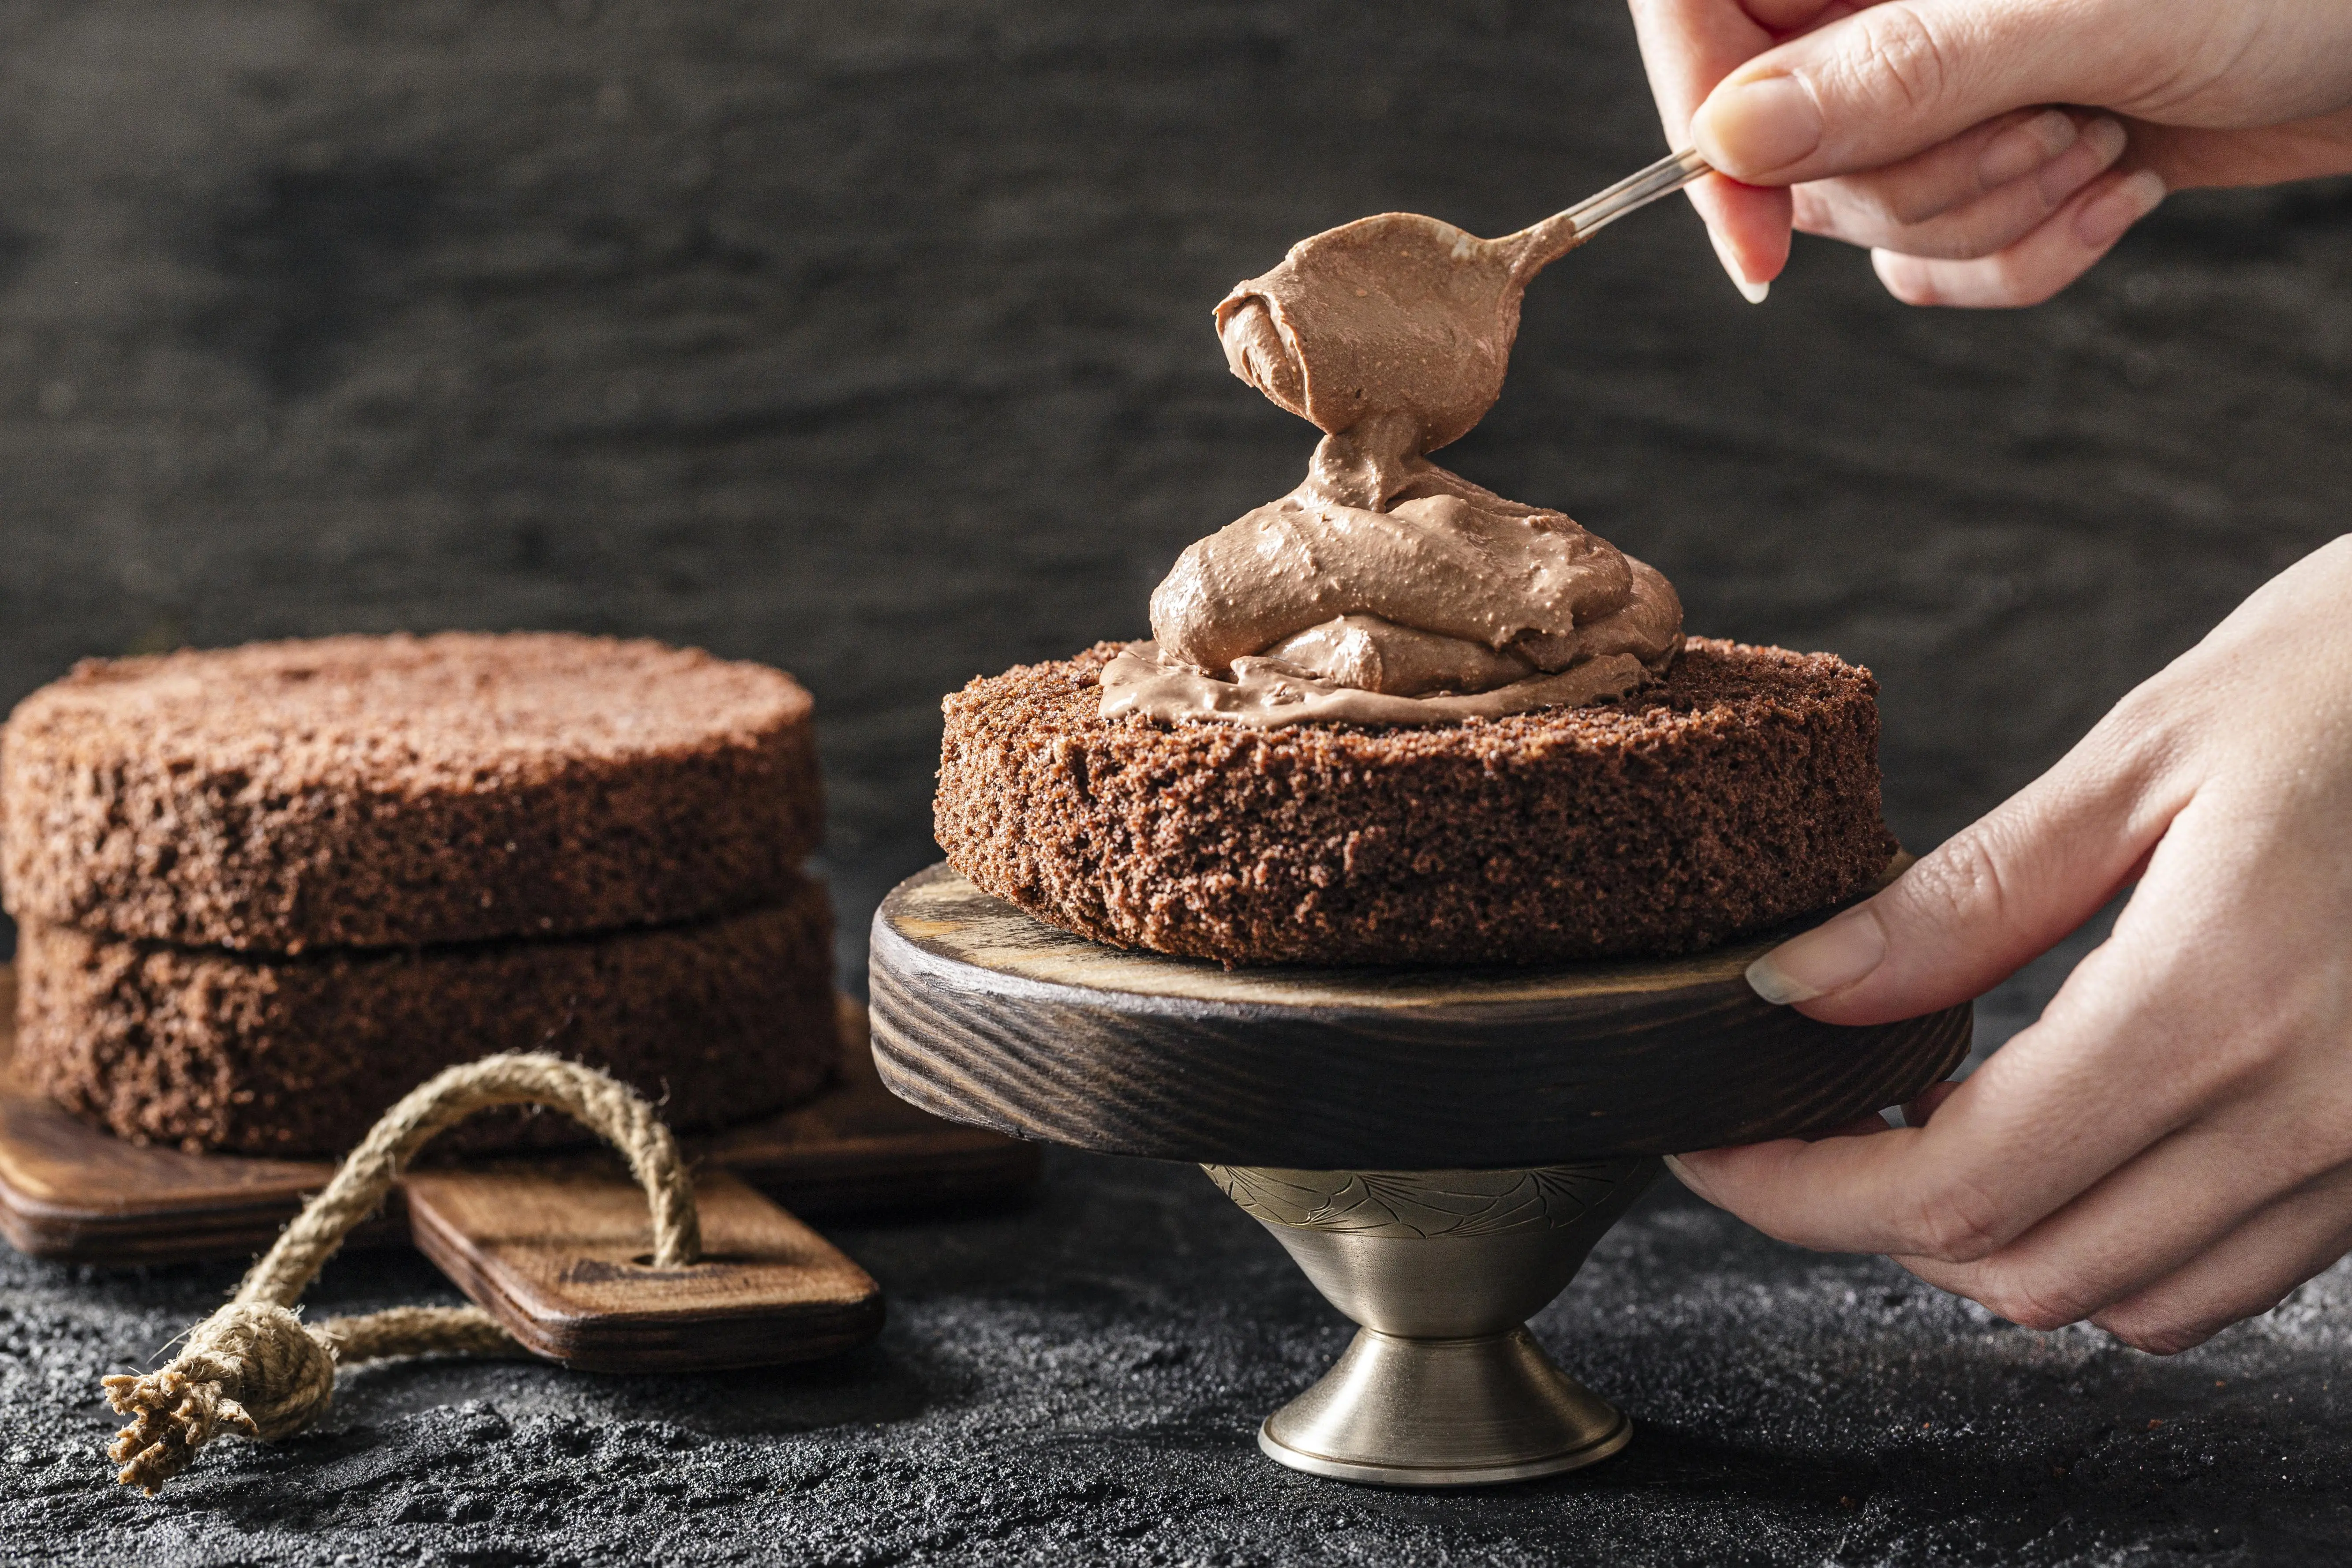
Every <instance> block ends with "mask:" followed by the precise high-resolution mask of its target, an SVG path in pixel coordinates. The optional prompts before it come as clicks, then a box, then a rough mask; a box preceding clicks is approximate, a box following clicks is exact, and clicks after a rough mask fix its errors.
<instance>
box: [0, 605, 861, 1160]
mask: <svg viewBox="0 0 2352 1568" xmlns="http://www.w3.org/2000/svg"><path fill="white" fill-rule="evenodd" d="M822 823H823V807H822V799H821V795H820V793H819V785H818V780H817V771H816V757H815V747H814V734H813V729H812V704H811V702H810V700H809V697H808V694H807V693H806V692H805V691H803V690H802V689H801V688H800V687H799V686H797V685H796V684H794V683H793V680H792V679H790V678H789V677H787V676H785V675H783V674H782V673H780V672H778V671H776V670H772V669H769V668H764V667H761V666H757V665H749V664H739V663H730V662H726V661H723V660H719V659H716V658H711V657H709V655H706V654H702V653H698V652H692V651H682V650H678V649H673V648H668V647H661V646H659V645H656V644H653V643H645V642H618V641H614V640H611V639H605V638H590V637H572V636H565V635H557V634H520V635H514V636H506V637H489V636H471V635H448V636H441V637H423V638H415V637H382V638H377V637H337V638H329V639H324V640H320V641H315V642H299V643H276V644H262V645H256V646H253V647H243V648H234V649H228V650H225V651H220V652H208V653H194V652H184V653H178V654H173V655H169V656H167V657H163V658H141V659H123V660H116V661H109V662H95V663H89V664H85V665H83V666H82V667H80V668H77V669H76V670H75V671H74V672H73V673H72V674H71V675H69V676H68V677H67V678H66V679H63V680H61V681H58V682H57V683H56V684H54V685H52V686H49V687H47V688H45V689H42V690H41V691H38V692H37V693H35V694H34V695H33V696H32V697H30V698H28V699H26V701H25V702H24V703H23V704H22V705H21V706H19V707H18V709H17V710H16V713H15V714H14V715H13V716H12V717H11V718H10V720H9V721H8V724H7V727H6V730H5V733H0V873H5V892H6V900H7V907H8V910H9V911H10V912H11V913H12V914H14V915H15V916H16V919H17V921H19V922H20V925H21V928H22V937H21V942H20V947H19V957H18V966H19V984H18V1047H17V1050H18V1057H17V1068H18V1070H19V1072H20V1073H21V1074H22V1075H24V1076H25V1077H26V1078H27V1079H30V1081H32V1082H33V1083H35V1084H36V1085H37V1086H38V1087H39V1088H40V1089H42V1090H43V1091H45V1092H47V1093H48V1094H49V1095H51V1096H52V1097H54V1098H56V1099H57V1100H60V1101H61V1102H63V1103H64V1104H66V1105H68V1106H69V1107H71V1108H72V1109H74V1110H78V1111H79V1112H81V1113H82V1114H84V1115H86V1116H88V1117H89V1118H91V1119H93V1120H95V1121H99V1122H100V1124H102V1125H104V1126H106V1127H108V1128H109V1129H110V1130H111V1131H115V1132H117V1133H119V1134H121V1135H123V1136H126V1137H133V1138H139V1139H142V1140H153V1141H158V1142H173V1143H177V1144H180V1145H183V1146H184V1147H189V1148H205V1149H223V1150H234V1151H238V1152H268V1153H331V1152H341V1150H342V1149H344V1148H346V1147H348V1146H349V1145H350V1144H351V1143H352V1142H355V1141H356V1140H357V1139H358V1138H359V1137H360V1135H361V1134H362V1133H363V1132H364V1131H366V1129H367V1127H368V1126H369V1125H370V1124H371V1123H372V1122H373V1120H374V1119H375V1117H376V1116H377V1115H378V1114H379V1113H380V1112H381V1111H382V1110H383V1109H384V1108H385V1107H386V1106H388V1105H389V1104H390V1103H391V1102H392V1100H394V1099H396V1098H398V1096H399V1095H400V1094H401V1093H403V1092H405V1090H406V1089H410V1088H413V1087H414V1086H415V1084H416V1083H418V1082H420V1081H422V1080H423V1079H425V1078H426V1077H429V1076H430V1075H431V1074H432V1073H433V1072H435V1071H437V1070H438V1069H439V1068H443V1067H446V1066H449V1065H452V1064H454V1063H457V1062H461V1061H468V1060H472V1059H474V1058H477V1057H480V1056H484V1055H487V1054H489V1053H490V1052H493V1051H499V1050H518V1049H533V1048H541V1049H550V1050H555V1051H559V1052H561V1053H562V1054H564V1055H566V1056H570V1057H574V1058H579V1059H581V1060H583V1061H587V1062H590V1063H592V1064H593V1065H595V1066H598V1067H602V1068H607V1069H608V1070H611V1071H614V1072H615V1073H617V1074H619V1075H620V1076H622V1077H623V1078H625V1079H629V1080H630V1081H631V1082H633V1083H635V1084H636V1085H637V1087H639V1088H640V1089H644V1090H645V1091H646V1092H647V1093H648V1094H650V1095H652V1096H655V1097H656V1099H657V1100H660V1101H661V1102H662V1103H663V1107H664V1115H665V1117H666V1118H667V1120H668V1121H670V1122H671V1124H672V1125H673V1126H676V1127H678V1128H680V1129H682V1130H685V1129H692V1128H696V1127H705V1126H711V1125H717V1124H719V1123H722V1122H725V1121H739V1120H744V1119H748V1118H751V1117H754V1116H759V1115H762V1114H766V1113H769V1112H772V1111H773V1110H778V1109H781V1108H782V1106H784V1105H787V1104H789V1103H791V1102H793V1100H799V1099H803V1098H805V1097H806V1096H807V1095H808V1094H810V1093H812V1092H814V1089H816V1088H818V1087H819V1086H820V1085H821V1084H822V1083H823V1082H824V1080H825V1079H826V1078H827V1077H828V1076H829V1075H830V1074H831V1072H832V1070H833V1067H834V1064H835V1060H836V1058H837V1055H838V1037H837V1033H836V1026H835V1014H834V1008H835V1002H834V995H833V985H832V921H831V915H830V911H829V908H828V906H827V903H826V900H825V896H824V889H822V888H821V887H820V886H818V885H817V884H815V883H814V882H812V881H810V880H808V879H805V878H804V877H803V875H802V872H801V869H800V868H801V863H802V861H803V858H805V857H806V855H807V854H808V852H809V851H810V850H811V849H812V848H813V847H814V846H815V843H816V841H817V838H818V837H819V835H820V834H821V832H822ZM458 1136H463V1137H465V1138H466V1140H467V1142H470V1143H473V1144H475V1145H477V1146H479V1145H482V1144H485V1143H497V1142H541V1141H551V1140H563V1139H568V1138H570V1137H572V1136H573V1132H572V1129H570V1128H569V1126H568V1124H564V1123H562V1121H561V1119H556V1118H539V1119H529V1120H526V1119H523V1118H520V1117H514V1118H510V1119H509V1120H508V1121H505V1122H503V1123H500V1122H491V1123H489V1124H488V1125H487V1126H485V1127H483V1128H482V1129H481V1130H480V1131H472V1130H471V1129H469V1130H467V1132H466V1133H461V1134H459V1135H458Z"/></svg>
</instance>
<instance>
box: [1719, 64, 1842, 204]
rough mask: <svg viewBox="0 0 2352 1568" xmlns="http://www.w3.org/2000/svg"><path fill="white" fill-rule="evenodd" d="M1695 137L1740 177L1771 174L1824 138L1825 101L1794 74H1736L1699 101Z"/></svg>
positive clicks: (1722, 166)
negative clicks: (1745, 77) (1816, 99)
mask: <svg viewBox="0 0 2352 1568" xmlns="http://www.w3.org/2000/svg"><path fill="white" fill-rule="evenodd" d="M1691 140H1692V141H1694V142H1696V143H1698V149H1699V151H1700V152H1701V153H1705V154H1706V161H1707V162H1708V163H1712V164H1714V165H1715V166H1716V167H1717V168H1718V169H1720V170H1722V171H1723V172H1724V173H1725V174H1729V175H1731V176H1732V177H1733V178H1734V179H1740V178H1745V177H1748V176H1751V175H1758V174H1770V173H1772V171H1774V170H1775V169H1784V168H1787V167H1788V166H1789V165H1790V164H1791V163H1795V162H1796V161H1797V160H1798V159H1800V158H1801V157H1803V156H1805V154H1807V153H1811V151H1812V150H1813V149H1814V148H1816V147H1818V146H1820V145H1821V144H1822V110H1821V105H1819V104H1817V103H1815V102H1814V101H1813V95H1812V94H1811V92H1809V91H1807V90H1806V88H1805V84H1804V83H1803V82H1801V81H1799V80H1798V79H1796V78H1795V77H1792V76H1783V75H1780V74H1777V73H1776V74H1773V75H1769V76H1759V77H1754V78H1751V79H1748V80H1747V81H1741V80H1739V79H1738V78H1736V77H1735V78H1733V79H1731V80H1729V81H1727V82H1725V83H1723V84H1722V85H1721V86H1720V87H1717V89H1715V91H1714V92H1713V93H1712V94H1711V95H1709V97H1708V98H1707V100H1706V102H1705V103H1702V104H1700V105H1699V108H1698V113H1697V114H1696V116H1694V117H1693V118H1692V120H1691Z"/></svg>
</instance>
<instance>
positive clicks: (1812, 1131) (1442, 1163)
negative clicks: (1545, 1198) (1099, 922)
mask: <svg viewBox="0 0 2352 1568" xmlns="http://www.w3.org/2000/svg"><path fill="white" fill-rule="evenodd" d="M1777 934H1778V935H1782V936H1784V935H1786V934H1787V933H1786V932H1785V931H1784V932H1780V933H1777ZM1774 940H1776V937H1775V936H1765V937H1760V938H1759V939H1757V940H1756V941H1753V942H1744V943H1740V944H1738V945H1735V946H1732V947H1727V948H1718V949H1716V950H1714V951H1712V952H1704V953H1698V954H1694V955H1692V956H1690V957H1686V958H1675V959H1662V960H1642V961H1631V962H1625V963H1591V964H1577V965H1570V966H1565V967H1561V968H1556V969H1525V970H1518V969H1495V970H1477V971H1457V970H1414V969H1362V970H1344V969H1324V970H1309V969H1298V968H1281V969H1273V968H1269V969H1255V970H1240V971H1230V972H1229V971H1226V970H1223V969H1221V968H1219V967H1217V966H1216V965H1214V964H1209V963H1197V962H1193V961H1191V960H1183V959H1172V958H1166V957H1162V956H1160V955H1159V954H1155V953H1149V952H1128V951H1123V950H1120V949H1116V948H1109V947H1103V946H1100V945H1098V944H1096V943H1094V942H1086V941H1084V940H1082V939H1080V938H1078V937H1075V936H1072V935H1070V934H1068V933H1067V932H1065V931H1059V930H1056V929H1055V928H1054V927H1052V926H1048V925H1045V924H1044V923H1043V922H1041V921H1036V920H1034V919H1032V918H1031V917H1030V916H1028V915H1026V914H1024V913H1022V912H1021V911H1020V910H1016V909H1014V908H1013V906H1011V905H1010V904H1007V903H1004V902H1003V901H1001V900H997V899H993V898H991V897H990V896H988V895H987V894H985V893H982V892H981V891H980V890H979V889H975V888H974V887H972V886H971V883H969V882H967V881H965V880H964V879H963V878H962V877H961V876H959V875H957V874H956V873H955V872H953V871H951V870H950V869H949V868H946V867H944V866H940V867H935V868H932V869H931V870H929V871H926V872H924V873H922V874H920V875H919V876H917V877H915V878H912V879H909V880H908V881H906V882H904V883H901V884H900V885H899V886H898V889H896V890H894V891H893V892H892V893H891V894H890V895H889V897H888V898H887V900H884V902H883V905H882V909H881V911H880V912H879V913H878V914H877V916H876V919H875V923H874V942H873V957H872V971H871V973H872V985H873V1012H874V1039H875V1055H876V1058H877V1062H878V1063H879V1065H880V1067H881V1070H882V1077H883V1081H884V1082H885V1083H887V1084H888V1085H889V1087H890V1088H891V1089H893V1090H894V1091H896V1092H897V1093H898V1094H900V1095H903V1096H905V1097H906V1098H907V1099H908V1100H912V1101H913V1102H914V1103H916V1104H918V1105H920V1106H922V1107H923V1108H924V1109H926V1110H931V1111H933V1112H935V1113H937V1114H938V1115H940V1116H945V1117H951V1118H954V1119H956V1120H959V1121H969V1122H972V1123H975V1124H977V1125H980V1126H983V1127H990V1128H993V1129H996V1130H997V1131H1004V1132H1011V1133H1013V1134H1015V1135H1017V1136H1020V1137H1024V1138H1034V1139H1041V1140H1045V1141H1047V1142H1058V1143H1068V1144H1072V1145H1075V1146H1076V1147H1079V1148H1083V1149H1093V1150H1099V1151H1101V1152H1108V1153H1118V1154H1142V1155H1151V1156H1156V1157H1158V1158H1161V1159H1171V1160H1192V1161H1202V1162H1206V1163H1217V1164H1234V1165H1278V1166H1289V1167H1293V1168H1298V1169H1337V1170H1346V1169H1368V1168H1369V1169H1390V1170H1433V1169H1444V1168H1455V1167H1478V1166H1486V1167H1497V1166H1514V1165H1530V1164H1543V1163H1551V1162H1555V1161H1563V1160H1580V1159H1601V1158H1605V1157H1610V1156H1615V1155H1622V1154H1662V1153H1678V1152H1683V1151H1685V1150H1691V1149H1706V1148H1712V1147H1715V1146H1717V1145H1720V1144H1725V1143H1739V1142H1757V1141H1759V1140H1763V1139H1768V1138H1780V1137H1791V1136H1795V1137H1803V1136H1812V1135H1817V1134H1820V1133H1823V1132H1826V1131H1830V1130H1831V1129H1832V1128H1834V1127H1837V1126H1840V1125H1842V1124H1843V1123H1845V1122H1848V1121H1853V1119H1854V1118H1856V1117H1858V1116H1863V1115H1866V1114H1868V1113H1870V1112H1872V1111H1874V1110H1879V1109H1881V1108H1882V1107H1885V1106H1888V1105H1893V1104H1896V1103H1899V1102H1901V1101H1902V1100H1906V1099H1907V1098H1909V1097H1910V1096H1912V1095H1915V1094H1916V1093H1918V1092H1919V1091H1920V1090H1921V1089H1926V1088H1927V1086H1929V1085H1930V1084H1933V1083H1936V1082H1937V1081H1938V1080H1940V1079H1943V1078H1944V1077H1945V1076H1946V1075H1947V1074H1948V1073H1949V1072H1950V1071H1951V1070H1952V1069H1953V1068H1955V1067H1957V1066H1958V1064H1959V1062H1960V1060H1961V1059H1962V1058H1964V1057H1965V1056H1966V1055H1967V1054H1968V1048H1969V1035H1970V1018H1971V1014H1970V1010H1969V1006H1968V1005H1965V1004H1964V1005H1960V1006H1958V1007H1952V1008H1948V1009H1946V1010H1944V1011H1942V1012H1940V1013H1934V1014H1930V1015H1928V1016H1926V1017H1922V1018H1913V1019H1907V1020H1905V1021H1903V1022H1901V1023H1896V1024H1886V1025H1880V1026H1873V1027H1868V1028H1841V1027H1838V1026H1833V1025H1829V1024H1822V1023H1818V1022H1816V1021H1815V1020H1813V1019H1811V1018H1808V1017H1806V1016H1803V1015H1802V1014H1800V1013H1797V1012H1795V1011H1793V1010H1791V1009H1790V1008H1787V1007H1774V1006H1771V1005H1768V1004H1766V1003H1765V1002H1764V1001H1762V1000H1761V999H1760V998H1759V997H1758V996H1757V995H1756V994H1755V993H1754V992H1753V991H1752V990H1750V989H1749V987H1748V983H1747V981H1746V980H1745V979H1744V978H1743V976H1742V972H1743V971H1744V970H1745V969H1746V967H1747V965H1748V963H1749V962H1750V961H1751V960H1753V959H1754V958H1755V957H1756V956H1757V955H1758V954H1759V953H1760V952H1763V951H1764V949H1765V948H1767V947H1769V945H1770V944H1771V942H1772V941H1774Z"/></svg>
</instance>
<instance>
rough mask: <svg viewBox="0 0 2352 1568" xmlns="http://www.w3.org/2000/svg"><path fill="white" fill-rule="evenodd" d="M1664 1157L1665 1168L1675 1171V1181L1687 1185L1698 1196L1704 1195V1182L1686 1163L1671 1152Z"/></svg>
mask: <svg viewBox="0 0 2352 1568" xmlns="http://www.w3.org/2000/svg"><path fill="white" fill-rule="evenodd" d="M1664 1159H1665V1162H1666V1169H1667V1170H1669V1171H1672V1172H1673V1173H1675V1181H1677V1182H1680V1183H1681V1184H1683V1185H1684V1186H1685V1187H1688V1188H1689V1189H1690V1190H1691V1191H1692V1192H1695V1193H1696V1194H1698V1195H1699V1196H1701V1197H1703V1198H1704V1197H1706V1183H1705V1182H1702V1181H1700V1180H1699V1179H1698V1177H1697V1176H1696V1175H1695V1174H1694V1173H1692V1171H1691V1168H1690V1167H1689V1166H1688V1165H1685V1164H1684V1163H1682V1162H1681V1161H1680V1160H1678V1159H1676V1158H1675V1156H1674V1155H1672V1154H1668V1155H1666V1156H1664ZM1710 1201H1712V1200H1710Z"/></svg>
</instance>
